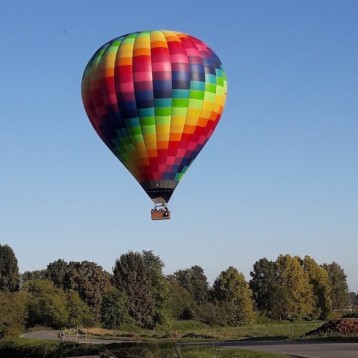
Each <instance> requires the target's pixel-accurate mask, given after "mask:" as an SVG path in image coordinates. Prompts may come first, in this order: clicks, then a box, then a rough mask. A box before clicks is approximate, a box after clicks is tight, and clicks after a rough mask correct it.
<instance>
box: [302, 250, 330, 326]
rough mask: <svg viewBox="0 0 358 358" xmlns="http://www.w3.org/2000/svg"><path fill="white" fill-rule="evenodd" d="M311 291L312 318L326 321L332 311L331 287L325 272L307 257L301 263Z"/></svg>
mask: <svg viewBox="0 0 358 358" xmlns="http://www.w3.org/2000/svg"><path fill="white" fill-rule="evenodd" d="M302 265H303V269H304V270H305V272H306V273H307V275H308V279H309V282H310V284H311V285H312V289H313V296H314V310H313V318H319V319H326V318H327V317H328V314H329V313H330V312H331V311H332V300H331V286H330V283H329V277H328V273H327V271H326V270H325V269H324V268H323V267H322V266H320V265H318V264H317V263H316V261H315V260H313V259H312V258H311V257H309V256H305V258H304V259H303V261H302Z"/></svg>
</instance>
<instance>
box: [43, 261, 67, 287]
mask: <svg viewBox="0 0 358 358" xmlns="http://www.w3.org/2000/svg"><path fill="white" fill-rule="evenodd" d="M67 271H68V264H67V262H66V261H64V260H61V259H60V260H57V261H54V262H51V263H49V264H48V265H47V269H46V278H48V279H49V280H51V281H52V282H53V283H54V285H55V286H56V287H59V288H62V289H65V280H66V274H67Z"/></svg>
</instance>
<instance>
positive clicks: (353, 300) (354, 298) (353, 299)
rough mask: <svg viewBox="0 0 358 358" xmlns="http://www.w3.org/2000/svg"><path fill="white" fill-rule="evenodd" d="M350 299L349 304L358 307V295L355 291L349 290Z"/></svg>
mask: <svg viewBox="0 0 358 358" xmlns="http://www.w3.org/2000/svg"><path fill="white" fill-rule="evenodd" d="M348 301H349V306H350V307H351V308H352V307H357V306H358V295H357V294H356V293H355V292H349V293H348Z"/></svg>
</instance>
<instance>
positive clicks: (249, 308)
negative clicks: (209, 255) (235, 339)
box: [214, 266, 254, 326]
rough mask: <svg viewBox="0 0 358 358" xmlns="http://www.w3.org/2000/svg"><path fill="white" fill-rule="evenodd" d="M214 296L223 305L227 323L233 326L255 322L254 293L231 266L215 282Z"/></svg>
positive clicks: (243, 278) (242, 276)
mask: <svg viewBox="0 0 358 358" xmlns="http://www.w3.org/2000/svg"><path fill="white" fill-rule="evenodd" d="M214 294H215V298H216V300H217V301H218V302H219V304H221V305H223V306H224V308H225V313H226V320H227V323H228V324H229V325H231V326H237V325H241V324H250V323H252V322H253V321H254V310H253V300H252V291H251V289H250V288H249V284H248V283H247V282H246V281H245V277H244V275H243V274H242V273H240V272H239V271H238V270H237V269H236V268H234V267H232V266H230V267H229V268H228V269H227V270H225V271H222V272H221V273H220V275H219V277H218V278H217V279H216V280H215V282H214Z"/></svg>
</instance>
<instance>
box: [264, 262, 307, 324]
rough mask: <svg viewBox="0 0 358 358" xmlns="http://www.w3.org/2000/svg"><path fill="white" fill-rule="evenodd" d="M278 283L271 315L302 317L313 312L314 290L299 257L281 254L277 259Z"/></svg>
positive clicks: (275, 316)
mask: <svg viewBox="0 0 358 358" xmlns="http://www.w3.org/2000/svg"><path fill="white" fill-rule="evenodd" d="M276 268H277V285H275V288H274V302H273V303H274V306H273V307H272V312H271V315H272V316H273V317H274V318H280V319H282V318H283V319H289V320H294V319H301V318H304V317H309V316H310V315H311V314H312V312H313V307H314V306H313V304H314V300H313V292H312V286H311V284H310V283H309V279H308V275H307V273H306V272H305V271H304V270H303V268H302V266H301V263H300V259H299V257H297V256H295V257H292V256H290V255H280V256H279V257H278V258H277V260H276Z"/></svg>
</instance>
